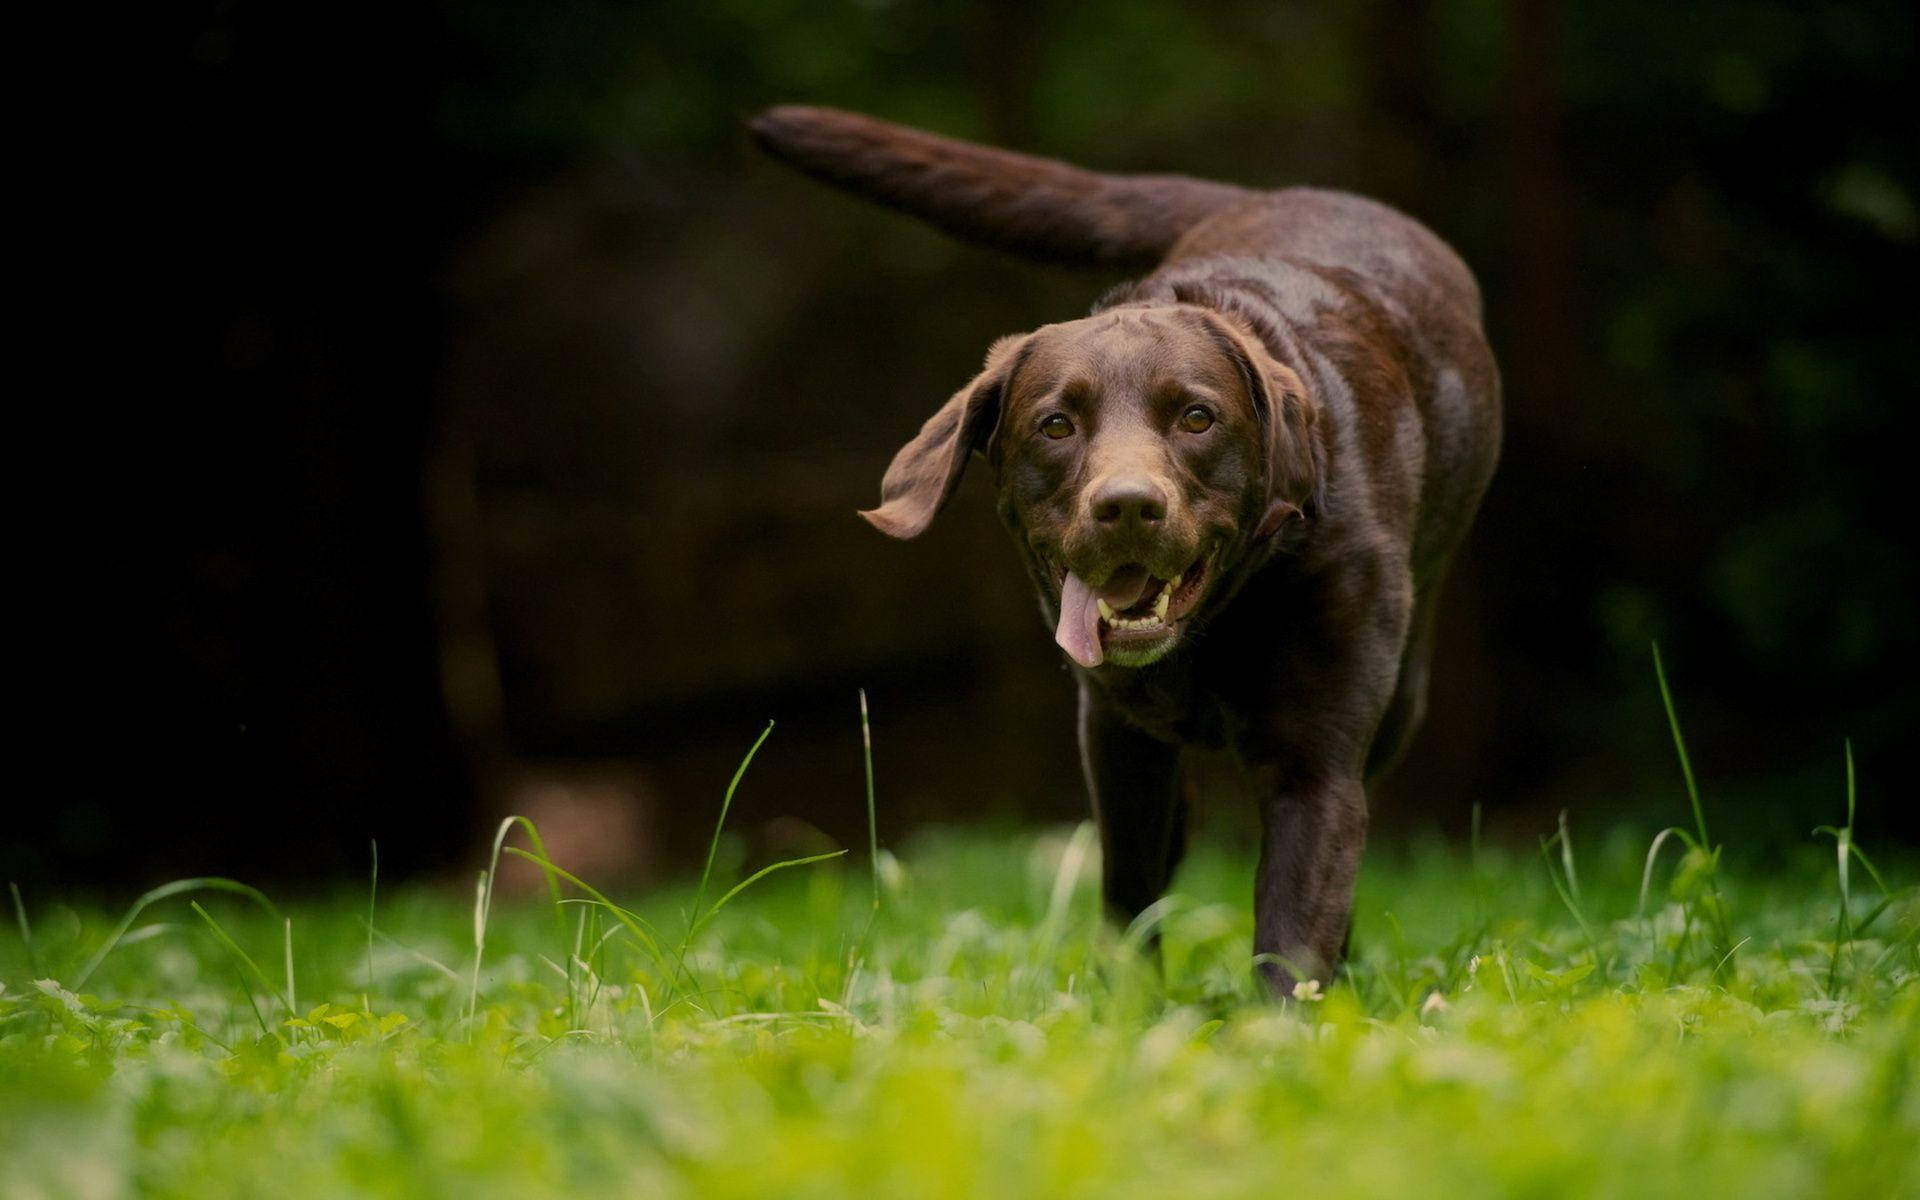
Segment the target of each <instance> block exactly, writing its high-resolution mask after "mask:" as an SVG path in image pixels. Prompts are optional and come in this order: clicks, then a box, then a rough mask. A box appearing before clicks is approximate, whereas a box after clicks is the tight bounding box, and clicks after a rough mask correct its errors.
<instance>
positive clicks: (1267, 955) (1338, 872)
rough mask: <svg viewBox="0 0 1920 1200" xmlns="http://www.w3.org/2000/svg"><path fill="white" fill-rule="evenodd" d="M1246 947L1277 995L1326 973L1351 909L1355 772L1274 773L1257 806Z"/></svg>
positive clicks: (1361, 832)
mask: <svg viewBox="0 0 1920 1200" xmlns="http://www.w3.org/2000/svg"><path fill="white" fill-rule="evenodd" d="M1260 822H1261V844H1260V866H1259V868H1258V870H1257V873H1256V874H1255V876H1254V885H1253V889H1254V894H1253V952H1254V961H1255V963H1256V967H1255V969H1256V971H1257V973H1258V975H1259V977H1260V978H1261V979H1262V980H1263V981H1264V982H1265V983H1266V984H1267V985H1268V986H1269V987H1270V988H1272V989H1273V991H1274V992H1275V993H1276V994H1278V995H1281V996H1285V995H1288V994H1290V993H1291V992H1292V991H1293V986H1294V984H1295V983H1296V982H1298V981H1301V980H1307V979H1317V980H1320V981H1322V982H1326V981H1328V980H1329V979H1330V977H1331V975H1332V972H1333V968H1334V966H1335V965H1336V964H1337V963H1338V962H1339V959H1340V955H1341V953H1342V947H1343V945H1344V943H1345V941H1346V937H1347V928H1348V925H1349V923H1350V921H1351V920H1352V916H1353V881H1354V876H1355V875H1356V874H1357V873H1358V871H1359V868H1360V850H1361V847H1362V846H1363V845H1364V843H1365V842H1366V837H1367V799H1366V793H1365V791H1364V790H1363V789H1362V787H1361V784H1360V780H1359V778H1358V777H1357V775H1346V774H1338V773H1329V774H1324V775H1323V774H1305V775H1292V774H1289V773H1284V772H1283V773H1282V774H1281V776H1280V779H1279V781H1278V785H1277V786H1276V787H1275V789H1274V791H1273V792H1271V793H1269V795H1268V796H1267V797H1266V799H1265V801H1264V803H1263V804H1262V805H1261V810H1260Z"/></svg>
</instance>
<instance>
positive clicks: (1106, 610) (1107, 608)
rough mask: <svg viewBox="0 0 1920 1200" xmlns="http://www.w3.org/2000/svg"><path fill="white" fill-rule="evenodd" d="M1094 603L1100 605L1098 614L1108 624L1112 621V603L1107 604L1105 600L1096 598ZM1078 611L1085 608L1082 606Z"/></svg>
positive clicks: (1082, 610) (1083, 610)
mask: <svg viewBox="0 0 1920 1200" xmlns="http://www.w3.org/2000/svg"><path fill="white" fill-rule="evenodd" d="M1094 603H1095V604H1098V605H1099V606H1100V615H1101V616H1102V617H1105V618H1106V620H1107V622H1108V623H1109V624H1111V623H1113V620H1114V616H1113V605H1111V604H1108V603H1107V602H1106V601H1105V600H1096V601H1094ZM1080 611H1081V612H1085V611H1087V610H1086V609H1084V608H1083V609H1081V610H1080Z"/></svg>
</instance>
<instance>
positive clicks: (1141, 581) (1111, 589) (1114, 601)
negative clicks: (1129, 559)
mask: <svg viewBox="0 0 1920 1200" xmlns="http://www.w3.org/2000/svg"><path fill="white" fill-rule="evenodd" d="M1152 581H1153V576H1151V575H1149V574H1147V569H1146V568H1145V567H1142V566H1139V565H1137V564H1135V565H1128V566H1124V567H1118V568H1115V570H1114V572H1113V574H1111V575H1109V576H1107V582H1106V583H1105V584H1103V585H1102V586H1101V588H1100V598H1101V599H1102V600H1105V601H1106V602H1107V604H1108V605H1109V606H1110V607H1112V609H1113V610H1114V611H1115V612H1119V611H1121V610H1122V609H1128V608H1132V607H1133V606H1134V605H1136V604H1138V603H1140V597H1141V596H1143V595H1145V594H1146V591H1147V584H1149V583H1151V582H1152Z"/></svg>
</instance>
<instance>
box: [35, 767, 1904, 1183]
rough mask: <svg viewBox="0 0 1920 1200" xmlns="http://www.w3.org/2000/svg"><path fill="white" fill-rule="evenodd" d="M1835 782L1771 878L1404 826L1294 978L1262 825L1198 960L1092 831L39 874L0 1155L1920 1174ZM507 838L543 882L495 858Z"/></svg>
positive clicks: (477, 1178) (140, 1162) (945, 1167)
mask: <svg viewBox="0 0 1920 1200" xmlns="http://www.w3.org/2000/svg"><path fill="white" fill-rule="evenodd" d="M763 736H764V735H763ZM1682 752H1683V754H1684V747H1682ZM744 765H745V764H743V769H744ZM1848 779H1849V791H1848V793H1847V795H1846V796H1844V797H1843V798H1841V802H1838V803H1836V815H1838V814H1839V813H1840V812H1845V813H1846V815H1847V822H1846V824H1845V825H1843V826H1837V827H1834V828H1832V829H1827V830H1823V831H1821V832H1820V835H1819V836H1820V838H1824V839H1830V840H1831V842H1832V843H1833V846H1834V847H1835V852H1834V853H1831V854H1830V853H1828V852H1827V851H1826V849H1825V845H1824V842H1822V841H1818V840H1816V839H1815V838H1812V837H1810V838H1809V840H1808V842H1807V844H1806V846H1805V847H1804V848H1802V849H1803V850H1804V853H1800V854H1793V853H1787V854H1778V853H1776V854H1774V855H1773V856H1772V857H1773V858H1774V859H1776V860H1778V859H1782V858H1784V859H1785V860H1786V861H1787V862H1788V863H1789V864H1790V865H1789V866H1788V867H1785V868H1774V869H1770V870H1767V871H1765V872H1764V873H1763V872H1759V871H1744V872H1743V871H1741V870H1739V869H1738V868H1737V866H1736V865H1733V864H1730V863H1729V862H1728V861H1723V858H1724V855H1723V850H1724V849H1725V848H1724V847H1722V846H1720V845H1717V844H1715V843H1714V842H1713V841H1712V840H1711V838H1710V837H1709V831H1708V826H1707V821H1706V816H1705V812H1704V810H1703V808H1702V806H1701V805H1700V803H1699V802H1698V797H1697V793H1695V795H1694V803H1693V815H1694V816H1695V817H1696V818H1697V821H1696V824H1695V826H1694V828H1692V829H1691V830H1675V831H1662V832H1661V833H1660V834H1659V835H1657V836H1636V835H1630V834H1627V833H1624V832H1617V833H1615V834H1614V835H1613V836H1610V837H1608V838H1606V839H1604V840H1601V841H1599V842H1597V843H1595V844H1588V843H1586V842H1583V841H1580V840H1579V839H1580V836H1581V835H1580V834H1579V831H1578V827H1577V825H1576V826H1573V827H1569V825H1568V824H1567V823H1566V822H1565V820H1564V819H1563V821H1562V822H1561V824H1560V826H1559V828H1558V829H1557V830H1556V831H1553V832H1552V833H1551V834H1550V835H1549V836H1547V837H1546V838H1545V839H1543V842H1542V845H1541V853H1539V854H1537V855H1536V854H1531V853H1529V854H1520V853H1516V852H1514V851H1511V850H1501V849H1495V848H1484V847H1479V846H1468V847H1457V848H1450V847H1446V846H1443V845H1440V844H1437V843H1436V844H1423V845H1417V846H1413V847H1409V848H1402V849H1393V848H1384V849H1380V850H1377V851H1376V852H1375V853H1373V854H1372V855H1371V856H1370V858H1369V859H1368V861H1367V863H1366V866H1365V869H1364V872H1363V875H1362V879H1361V887H1360V896H1359V901H1358V906H1357V921H1356V932H1355V939H1354V947H1355V954H1354V960H1353V962H1352V963H1351V965H1350V967H1349V969H1348V970H1347V972H1346V973H1345V974H1344V975H1343V976H1342V977H1341V978H1340V979H1338V980H1334V981H1322V986H1320V987H1319V988H1318V989H1317V992H1316V989H1313V988H1303V989H1301V992H1300V994H1299V996H1298V997H1297V998H1295V999H1290V1000H1286V1001H1284V1002H1279V1003H1274V1002H1269V1001H1266V1000H1264V999H1263V998H1261V997H1260V996H1259V995H1258V994H1257V993H1256V992H1255V991H1254V988H1253V983H1252V978H1251V972H1250V969H1249V961H1250V944H1251V916H1250V914H1249V911H1248V902H1247V897H1248V895H1249V892H1250V890H1251V865H1250V862H1249V860H1248V859H1247V857H1246V856H1245V855H1243V854H1240V853H1236V852H1233V851H1230V850H1227V849H1222V848H1220V847H1217V846H1205V845H1203V846H1202V847H1200V848H1199V849H1198V850H1197V851H1196V853H1195V855H1194V857H1193V859H1192V861H1190V862H1189V864H1188V865H1187V867H1186V869H1184V870H1183V872H1182V874H1181V876H1180V879H1179V881H1178V887H1177V892H1176V894H1175V895H1174V896H1173V897H1171V898H1170V899H1169V900H1168V901H1167V902H1166V903H1165V904H1163V905H1162V906H1161V907H1160V909H1159V910H1158V912H1157V913H1156V919H1157V921H1158V924H1159V926H1160V929H1161V932H1162V936H1163V954H1164V973H1163V972H1162V970H1161V969H1160V968H1159V967H1157V966H1155V965H1154V964H1152V963H1149V962H1147V961H1145V960H1144V959H1143V958H1142V957H1141V955H1140V954H1139V953H1137V949H1136V948H1137V947H1138V946H1139V945H1140V944H1141V942H1142V940H1143V934H1144V932H1145V931H1144V929H1135V930H1132V931H1127V932H1121V931H1117V930H1114V929H1112V928H1110V927H1108V926H1106V925H1104V924H1103V923H1102V921H1101V920H1100V917H1099V913H1098V901H1097V895H1096V887H1095V883H1096V880H1097V873H1098V862H1097V856H1096V851H1095V848H1094V840H1093V838H1092V837H1091V836H1090V831H1089V830H1087V829H1086V828H1084V827H1083V828H1081V829H1079V830H1065V831H1053V832H1042V833H1031V832H1028V833H1008V832H1000V833H990V832H982V831H978V830H975V831H964V832H963V831H957V830H955V831H945V832H934V833H930V834H928V835H925V836H923V837H921V838H919V839H917V840H916V841H914V842H912V843H911V844H910V845H909V846H907V847H906V848H905V849H904V851H903V853H902V854H901V856H900V857H899V858H898V859H895V858H893V857H892V856H891V855H889V854H887V853H886V852H884V851H881V852H879V853H878V854H877V855H875V854H872V853H870V847H861V848H860V849H861V851H862V853H859V854H855V855H849V856H847V857H845V858H833V859H831V860H828V861H814V860H807V861H804V862H800V863H792V864H775V865H774V866H773V867H770V868H768V869H767V870H766V871H764V872H762V873H761V874H760V875H758V876H748V877H747V879H748V881H749V882H754V883H755V886H754V887H752V888H751V889H743V888H740V887H735V888H733V889H732V890H727V888H726V886H725V885H726V882H727V878H728V877H729V876H730V875H731V874H734V873H733V872H728V871H726V870H725V869H724V868H717V867H716V866H715V864H716V863H717V862H723V861H725V860H726V859H727V858H728V857H729V855H727V854H721V853H719V851H720V850H721V849H723V848H725V846H726V843H724V842H723V840H722V839H721V837H720V836H719V835H718V834H716V838H715V848H714V853H712V854H710V856H709V867H708V870H707V871H706V872H704V873H703V875H702V876H701V878H700V879H699V881H698V882H697V883H695V882H693V881H689V883H688V885H686V886H685V887H682V888H677V889H671V890H668V891H665V892H661V893H658V894H652V895H646V896H641V897H622V898H621V899H620V900H618V901H616V900H614V899H611V898H608V897H605V896H603V895H601V894H600V893H599V892H597V891H594V890H593V889H592V888H591V887H590V886H589V885H588V884H587V883H586V881H580V880H576V879H574V878H573V877H571V876H570V875H568V874H567V873H566V872H565V871H564V867H565V864H564V863H562V864H557V865H555V864H551V863H548V862H546V859H545V854H544V851H543V850H542V849H541V848H540V846H539V843H538V833H537V830H534V829H533V828H532V827H531V826H530V825H527V824H525V823H524V822H521V823H515V822H508V823H506V824H503V826H502V827H501V831H500V837H501V840H500V841H496V843H495V848H494V852H493V855H492V858H491V860H490V861H489V862H488V863H487V864H485V866H486V868H487V869H486V870H485V871H483V872H482V873H481V874H480V876H479V878H478V883H477V887H476V888H475V891H474V892H473V893H472V894H470V895H468V896H459V895H455V894H453V893H451V892H449V891H446V890H438V891H436V890H430V889H426V888H421V887H412V888H404V889H399V890H397V891H395V890H392V889H382V888H380V887H379V886H377V880H376V879H375V878H373V877H371V876H370V879H369V884H370V885H373V886H368V887H362V888H358V889H354V890H351V891H343V892H341V893H340V894H339V895H338V896H337V897H336V898H335V899H334V900H332V901H326V900H312V901H306V902H301V903H293V904H286V905H282V906H278V907H276V904H275V902H274V901H273V900H272V899H270V898H269V897H267V896H264V895H261V894H260V893H257V892H254V891H253V890H252V889H249V888H244V887H242V886H241V885H238V884H234V883H232V882H230V881H224V880H190V881H182V883H181V884H180V885H176V886H174V887H172V888H168V889H156V891H155V892H153V893H149V894H148V895H147V896H145V897H142V898H141V899H140V901H139V902H138V903H136V904H134V905H133V910H132V911H130V912H127V913H126V914H125V915H124V917H122V916H121V915H120V914H114V913H106V912H74V911H71V910H67V909H62V908H59V907H57V906H47V907H46V908H45V909H44V910H38V909H35V908H34V907H33V897H31V896H27V897H22V898H21V902H20V903H17V904H16V905H15V914H16V921H17V924H18V937H16V938H10V939H6V940H5V941H4V942H0V981H3V982H4V990H0V1196H5V1197H21V1198H25V1197H39V1196H118V1195H127V1194H143V1195H145V1194H151V1195H160V1196H194V1197H203V1196H221V1195H236V1196H265V1195H276V1196H278V1195H314V1196H328V1197H337V1196H354V1195H406V1196H509V1197H527V1196H543V1195H585V1194H623V1195H645V1196H666V1197H674V1196H688V1197H692V1196H699V1197H709V1196H715V1197H727V1196H739V1197H755V1198H758V1197H767V1196H823V1197H824V1196H862V1197H865V1196H887V1197H892V1196H910V1197H918V1196H950V1197H1011V1196H1142V1197H1148V1196H1152V1197H1162V1196H1247V1197H1255V1196H1259V1197H1268V1196H1273V1195H1276V1194H1293V1193H1300V1194H1306V1195H1317V1196H1382V1195H1402V1194H1412V1193H1418V1194H1422V1195H1437V1196H1455V1195H1537V1196H1562V1195H1592V1196H1622V1197H1629V1196H1630V1197H1643V1196H1666V1195H1671V1196H1688V1197H1695V1198H1697V1197H1705V1196H1719V1195H1738V1196H1770V1195H1780V1196H1802V1195H1809V1194H1824V1195H1847V1196H1873V1197H1885V1196H1902V1195H1905V1196H1915V1195H1920V1084H1916V1079H1920V888H1916V887H1915V886H1914V885H1913V883H1912V882H1911V872H1910V871H1903V870H1900V869H1895V868H1896V866H1898V864H1892V863H1889V864H1886V865H1887V866H1888V868H1889V869H1888V870H1887V871H1886V872H1884V873H1883V872H1881V871H1880V870H1878V869H1877V868H1876V866H1875V864H1873V863H1871V862H1869V861H1868V860H1867V859H1866V857H1865V856H1864V855H1863V854H1862V853H1861V852H1860V850H1859V848H1858V847H1857V846H1855V845H1854V843H1853V837H1852V800H1853V797H1852V795H1851V769H1850V764H1849V774H1848ZM1688 781H1689V785H1690V786H1691V772H1690V770H1689V774H1688ZM735 783H736V784H737V783H738V778H737V777H736V780H735ZM729 795H731V790H729ZM1543 832H1544V831H1543ZM1476 840H1477V839H1476ZM870 846H871V843H870ZM516 848H519V849H516ZM516 852H518V853H521V854H524V855H526V856H528V857H532V858H534V859H535V860H537V861H538V862H540V863H541V865H543V866H544V867H547V868H549V870H548V872H547V875H546V880H547V886H546V888H545V889H544V890H543V891H542V893H541V895H540V896H539V897H538V898H537V899H527V900H520V901H514V902H509V901H507V900H505V899H502V898H496V896H495V895H494V889H493V886H492V885H493V879H494V871H495V865H496V864H497V862H498V861H499V860H500V859H501V857H502V856H503V855H512V854H514V853H516ZM1855 865H1858V866H1859V867H1860V870H1859V871H1858V872H1855V871H1854V870H1852V868H1853V867H1854V866H1855ZM628 904H630V905H631V906H632V907H625V906H624V905H628ZM370 913H371V915H372V921H371V923H370V922H369V920H368V917H369V914H370ZM143 922H144V923H143Z"/></svg>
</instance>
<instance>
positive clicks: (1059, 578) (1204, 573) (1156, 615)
mask: <svg viewBox="0 0 1920 1200" xmlns="http://www.w3.org/2000/svg"><path fill="white" fill-rule="evenodd" d="M1050 565H1051V566H1052V568H1053V574H1054V582H1055V583H1057V584H1058V585H1059V587H1060V623H1059V625H1058V626H1057V627H1055V629H1054V634H1053V640H1054V641H1056V642H1058V643H1059V644H1060V648H1061V649H1062V650H1065V651H1066V652H1067V655H1068V657H1070V658H1072V659H1073V661H1075V662H1077V663H1079V664H1080V665H1081V666H1083V667H1097V666H1099V665H1100V664H1101V663H1103V662H1111V663H1112V664H1113V665H1115V666H1120V667H1144V666H1146V665H1147V664H1148V663H1150V662H1153V661H1154V660H1155V659H1157V658H1160V657H1161V656H1162V655H1164V654H1166V653H1167V652H1168V651H1170V650H1172V649H1173V647H1174V644H1175V643H1176V642H1178V641H1179V640H1180V627H1181V623H1182V622H1183V621H1184V620H1185V619H1186V617H1187V615H1188V614H1189V613H1191V612H1192V611H1193V610H1194V607H1195V606H1196V605H1198V604H1199V602H1200V597H1201V595H1202V594H1203V593H1204V592H1205V591H1206V587H1207V581H1208V577H1209V576H1210V574H1211V567H1212V565H1213V556H1212V555H1211V554H1203V555H1201V556H1200V557H1198V558H1196V559H1194V560H1193V561H1192V562H1191V563H1189V564H1187V566H1186V567H1185V568H1184V569H1182V570H1180V571H1178V572H1175V573H1174V574H1172V575H1169V576H1159V575H1155V574H1153V573H1152V571H1150V570H1149V569H1148V568H1147V567H1146V566H1145V565H1143V564H1141V563H1124V564H1122V565H1121V566H1119V567H1116V568H1114V569H1113V570H1112V571H1109V572H1108V573H1107V575H1106V578H1105V579H1104V580H1103V581H1102V582H1101V583H1100V586H1098V587H1093V586H1091V585H1090V584H1088V583H1087V581H1086V580H1084V579H1082V578H1081V577H1080V576H1079V575H1078V574H1076V573H1075V572H1073V571H1070V570H1068V569H1067V567H1066V566H1065V565H1064V564H1060V563H1052V564H1050Z"/></svg>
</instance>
